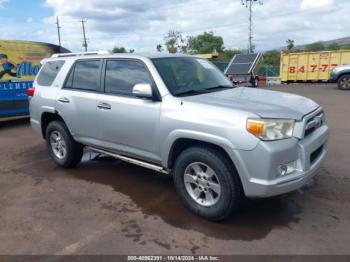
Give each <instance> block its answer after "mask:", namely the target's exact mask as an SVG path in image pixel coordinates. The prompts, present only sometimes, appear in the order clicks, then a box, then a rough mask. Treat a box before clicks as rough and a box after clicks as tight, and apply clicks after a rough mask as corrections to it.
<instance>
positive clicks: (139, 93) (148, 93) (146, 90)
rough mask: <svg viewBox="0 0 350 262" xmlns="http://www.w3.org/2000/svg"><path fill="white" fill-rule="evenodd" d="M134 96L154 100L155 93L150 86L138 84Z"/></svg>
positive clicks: (133, 90)
mask: <svg viewBox="0 0 350 262" xmlns="http://www.w3.org/2000/svg"><path fill="white" fill-rule="evenodd" d="M132 94H133V95H134V96H136V97H140V98H152V97H153V92H152V87H151V85H150V84H136V85H134V87H133V89H132Z"/></svg>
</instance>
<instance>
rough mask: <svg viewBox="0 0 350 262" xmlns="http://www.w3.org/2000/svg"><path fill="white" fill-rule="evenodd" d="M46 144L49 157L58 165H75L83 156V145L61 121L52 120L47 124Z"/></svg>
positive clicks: (68, 166)
mask: <svg viewBox="0 0 350 262" xmlns="http://www.w3.org/2000/svg"><path fill="white" fill-rule="evenodd" d="M46 146H47V150H48V152H49V155H50V157H51V158H52V159H53V160H54V161H55V163H56V164H57V165H59V166H63V167H67V168H71V167H75V166H76V165H77V164H78V163H79V162H80V160H81V158H82V156H83V145H81V144H79V143H78V142H76V141H75V140H74V139H73V137H72V136H71V134H70V132H69V130H68V128H67V127H66V125H65V124H64V123H63V122H61V121H53V122H51V123H49V125H48V126H47V129H46Z"/></svg>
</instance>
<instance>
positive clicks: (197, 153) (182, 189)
mask: <svg viewBox="0 0 350 262" xmlns="http://www.w3.org/2000/svg"><path fill="white" fill-rule="evenodd" d="M174 183H175V187H176V190H177V192H178V194H179V196H180V198H181V200H182V201H183V202H184V204H185V205H186V206H187V207H188V208H189V209H190V210H191V211H192V212H193V213H195V214H197V215H199V216H202V217H204V218H206V219H209V220H213V221H220V220H223V219H225V218H227V217H228V216H229V215H230V214H231V213H232V211H233V210H234V209H235V208H237V207H238V206H239V204H240V202H241V199H242V196H243V190H242V186H241V182H240V179H239V177H238V174H237V172H236V171H235V170H234V168H233V166H232V164H231V163H230V161H229V159H227V157H226V156H225V155H224V154H223V153H222V152H221V151H219V150H216V149H212V148H206V147H192V148H189V149H186V150H185V151H183V152H182V153H181V154H180V155H179V156H178V158H177V159H176V162H175V166H174Z"/></svg>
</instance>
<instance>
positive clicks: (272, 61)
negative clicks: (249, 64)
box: [262, 50, 281, 66]
mask: <svg viewBox="0 0 350 262" xmlns="http://www.w3.org/2000/svg"><path fill="white" fill-rule="evenodd" d="M263 57H264V59H263V62H262V65H263V66H279V65H280V58H281V55H280V52H278V51H276V50H271V51H267V52H265V53H264V55H263Z"/></svg>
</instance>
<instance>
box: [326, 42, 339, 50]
mask: <svg viewBox="0 0 350 262" xmlns="http://www.w3.org/2000/svg"><path fill="white" fill-rule="evenodd" d="M339 49H340V45H339V44H338V43H331V44H329V45H328V46H327V50H339Z"/></svg>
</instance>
